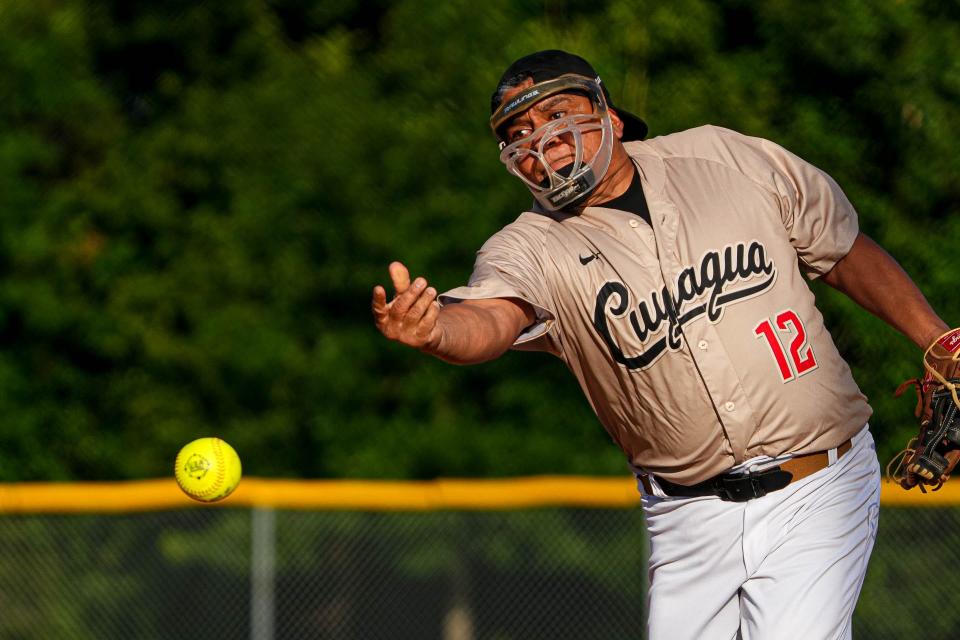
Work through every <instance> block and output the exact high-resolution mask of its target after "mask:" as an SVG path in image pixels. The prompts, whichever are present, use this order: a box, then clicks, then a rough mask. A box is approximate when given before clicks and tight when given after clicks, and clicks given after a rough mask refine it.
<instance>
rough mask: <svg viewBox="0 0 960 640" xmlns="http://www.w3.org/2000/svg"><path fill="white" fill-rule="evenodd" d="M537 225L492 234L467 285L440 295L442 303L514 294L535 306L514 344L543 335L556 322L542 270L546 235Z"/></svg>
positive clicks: (529, 343)
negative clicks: (544, 236)
mask: <svg viewBox="0 0 960 640" xmlns="http://www.w3.org/2000/svg"><path fill="white" fill-rule="evenodd" d="M537 231H538V230H537V229H535V228H534V229H524V228H522V227H517V226H514V225H511V226H508V227H506V228H504V229H503V230H501V231H500V232H498V233H497V234H495V235H494V236H492V237H491V238H490V239H489V240H487V242H485V243H484V245H483V246H482V247H481V248H480V251H478V252H477V259H476V262H475V263H474V267H473V273H472V274H471V275H470V279H469V281H468V282H467V285H466V286H464V287H457V288H456V289H451V290H450V291H447V292H445V293H443V294H441V295H440V296H439V297H438V301H439V303H440V305H441V306H445V305H448V304H455V303H458V302H463V301H464V300H487V299H491V298H512V299H518V300H523V301H525V302H527V303H529V304H530V306H532V307H533V309H534V313H535V315H536V320H535V321H534V323H533V324H532V325H530V326H529V327H527V328H526V329H524V330H523V331H522V332H521V333H520V335H519V336H518V337H517V339H516V341H515V342H514V347H517V348H524V347H526V348H531V347H533V346H534V345H533V344H532V343H534V341H536V342H537V343H539V342H542V341H541V340H538V339H540V338H544V337H545V336H546V334H547V333H548V332H549V331H550V330H551V328H552V327H553V325H554V323H555V322H556V315H555V314H554V312H553V310H552V309H551V305H550V303H549V301H548V300H547V295H546V294H547V286H546V282H545V278H544V272H543V262H542V259H543V255H544V254H543V251H544V239H543V235H542V233H537Z"/></svg>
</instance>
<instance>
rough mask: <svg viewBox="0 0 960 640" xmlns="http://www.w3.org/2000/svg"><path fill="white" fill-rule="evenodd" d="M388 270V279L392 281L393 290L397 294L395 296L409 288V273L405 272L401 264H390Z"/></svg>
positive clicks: (405, 269)
mask: <svg viewBox="0 0 960 640" xmlns="http://www.w3.org/2000/svg"><path fill="white" fill-rule="evenodd" d="M388 270H389V271H390V279H391V280H393V290H394V291H396V292H397V295H400V294H401V293H403V292H405V291H406V290H407V289H409V288H410V272H409V271H407V268H406V267H405V266H404V265H403V263H401V262H391V263H390V267H389V268H388Z"/></svg>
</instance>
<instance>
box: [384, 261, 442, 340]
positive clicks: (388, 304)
mask: <svg viewBox="0 0 960 640" xmlns="http://www.w3.org/2000/svg"><path fill="white" fill-rule="evenodd" d="M388 270H389V272H390V279H391V280H392V281H393V286H394V289H395V290H396V295H395V296H394V298H393V300H390V301H388V300H387V292H386V289H384V287H382V286H380V285H377V286H375V287H374V288H373V296H372V299H371V309H372V310H373V316H374V319H375V321H376V325H377V328H378V329H379V330H380V332H381V333H383V334H384V335H385V336H386V337H387V338H389V339H391V340H396V341H398V342H401V343H403V344H407V345H410V346H413V347H417V348H421V347H423V345H424V344H426V343H427V342H428V341H429V340H430V339H431V338H432V337H433V334H434V333H435V329H436V325H437V318H438V314H439V308H438V306H437V304H436V299H437V290H436V289H435V288H433V287H430V286H428V285H427V280H426V279H425V278H422V277H418V278H416V279H414V280H413V282H411V281H410V272H409V271H408V270H407V268H406V266H404V265H403V264H402V263H400V262H392V263H390V266H389V269H388Z"/></svg>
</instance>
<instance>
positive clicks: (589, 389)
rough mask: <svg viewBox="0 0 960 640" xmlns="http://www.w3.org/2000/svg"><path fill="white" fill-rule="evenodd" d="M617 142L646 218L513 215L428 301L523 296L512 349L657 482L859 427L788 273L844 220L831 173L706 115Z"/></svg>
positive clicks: (848, 390) (827, 439)
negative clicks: (583, 405) (547, 367)
mask: <svg viewBox="0 0 960 640" xmlns="http://www.w3.org/2000/svg"><path fill="white" fill-rule="evenodd" d="M625 148H626V149H627V152H628V153H629V155H630V156H631V158H632V159H633V160H634V162H635V164H636V166H637V168H638V170H639V175H640V178H641V181H642V186H643V191H644V194H645V196H646V200H647V204H648V207H649V210H650V224H647V222H646V221H644V220H643V219H642V218H640V217H639V216H637V215H635V214H631V213H628V212H624V211H619V210H614V209H605V208H603V207H602V206H601V207H587V208H586V209H585V210H584V211H583V212H582V214H580V215H577V216H570V215H568V214H563V213H552V214H547V213H537V212H526V213H523V214H521V215H520V217H518V218H517V219H516V220H515V221H514V222H513V223H511V224H509V225H507V226H506V227H504V228H503V229H502V230H501V231H499V232H498V233H496V234H495V235H494V236H492V237H491V238H490V239H489V240H488V241H487V242H486V243H485V244H484V245H483V247H482V248H481V249H480V251H479V252H478V254H477V260H476V264H475V267H474V271H473V274H472V275H471V277H470V281H469V284H468V286H465V287H459V288H457V289H453V290H451V291H448V292H446V293H445V294H443V295H442V296H441V297H440V303H441V304H450V303H453V302H457V301H461V300H472V299H482V298H520V299H523V300H526V301H527V302H529V303H530V304H531V305H533V307H534V309H535V310H536V316H537V320H536V323H535V324H534V325H533V326H531V327H529V328H527V329H526V330H525V331H524V332H523V333H522V334H521V335H520V336H519V337H518V339H517V341H516V343H515V345H514V347H515V348H520V349H534V350H543V351H549V352H550V353H553V354H554V355H556V356H558V357H560V358H561V359H562V360H563V361H564V362H565V363H566V365H567V367H568V368H569V369H570V371H572V372H573V374H574V375H575V376H576V378H577V381H578V382H579V383H580V386H581V388H582V389H583V392H584V393H585V394H586V397H587V399H588V400H589V402H590V404H591V406H592V407H593V410H594V411H595V412H596V414H597V416H598V417H599V419H600V421H601V423H602V424H603V425H604V427H605V428H606V430H607V432H608V433H609V434H610V436H611V437H612V438H613V440H614V441H615V442H616V443H617V444H618V445H619V446H620V447H621V448H622V449H623V451H624V452H625V453H626V455H627V458H628V460H629V461H630V463H631V464H632V465H634V466H635V467H638V468H641V469H643V470H645V471H648V472H652V473H656V474H658V475H661V476H663V477H664V478H666V479H668V480H671V481H674V482H678V483H682V484H692V483H695V482H699V481H701V480H705V479H707V478H709V477H711V476H713V475H716V474H717V473H721V472H723V471H725V470H727V469H729V468H731V467H733V466H734V465H736V464H739V463H741V462H743V461H744V460H747V459H749V458H752V457H755V456H759V455H769V456H777V455H781V454H784V453H807V452H812V451H820V450H824V449H829V448H831V447H835V446H837V445H838V444H840V443H841V442H843V441H844V440H846V439H847V438H849V437H851V436H852V435H853V434H854V433H856V432H857V431H858V430H860V429H861V428H862V427H863V425H864V423H865V422H866V421H867V419H868V418H869V416H870V414H871V409H870V407H869V405H868V404H867V402H866V398H865V397H864V395H863V394H862V393H861V392H860V390H859V388H858V387H857V385H856V383H855V382H854V380H853V377H852V376H851V373H850V368H849V367H848V366H847V364H846V363H845V362H844V361H843V359H842V358H841V357H840V355H839V353H838V352H837V349H836V346H835V345H834V343H833V340H832V338H831V337H830V334H829V333H828V332H827V330H826V328H825V327H824V324H823V317H822V316H821V314H820V312H819V311H818V310H817V308H816V306H815V305H814V296H813V294H812V292H811V291H810V289H809V287H808V286H807V283H806V281H805V279H804V276H806V277H808V278H816V277H818V276H820V275H822V274H824V273H826V272H828V271H829V270H830V269H831V268H832V267H833V265H834V264H835V263H836V262H837V261H838V260H839V259H840V258H842V257H843V256H844V255H846V253H847V251H849V249H850V247H851V245H852V244H853V241H854V239H855V238H856V236H857V233H858V228H857V215H856V212H855V211H854V209H853V206H852V205H851V204H850V202H849V201H848V200H847V198H846V197H845V196H844V194H843V192H842V191H841V190H840V187H839V186H837V184H836V183H835V182H834V181H833V180H832V179H831V178H830V177H829V176H828V175H826V174H825V173H823V172H822V171H820V170H819V169H817V168H816V167H814V166H812V165H810V164H808V163H807V162H804V161H803V160H801V159H800V158H798V157H797V156H795V155H793V154H791V153H789V152H788V151H786V150H785V149H783V148H782V147H779V146H777V145H776V144H774V143H772V142H769V141H767V140H762V139H759V138H750V137H747V136H743V135H740V134H737V133H735V132H732V131H729V130H725V129H721V128H718V127H701V128H697V129H692V130H689V131H684V132H681V133H676V134H673V135H668V136H663V137H659V138H654V139H651V140H648V141H642V142H628V143H626V144H625Z"/></svg>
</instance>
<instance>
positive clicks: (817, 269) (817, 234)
mask: <svg viewBox="0 0 960 640" xmlns="http://www.w3.org/2000/svg"><path fill="white" fill-rule="evenodd" d="M711 129H712V130H713V131H714V132H715V133H716V135H717V136H718V138H719V140H720V143H721V144H722V145H723V146H725V147H728V149H724V151H728V152H729V153H730V157H729V159H730V160H731V161H732V162H733V163H735V164H738V165H739V167H738V168H739V169H740V170H741V171H743V172H744V173H745V174H747V175H748V176H749V177H751V178H752V179H754V180H756V181H758V182H760V183H762V184H764V185H765V186H766V187H767V188H768V189H769V190H770V191H771V192H772V193H773V195H774V196H775V197H776V198H777V200H778V201H779V203H780V217H781V219H782V222H783V226H784V228H785V229H786V231H787V233H788V234H789V236H790V243H791V244H792V245H793V247H794V249H796V251H797V255H798V257H799V258H800V262H801V265H802V267H803V269H804V271H805V272H806V274H807V276H808V277H809V278H811V279H814V278H818V277H820V276H822V275H824V274H825V273H827V272H828V271H830V269H832V268H833V265H835V264H836V263H837V262H838V261H839V260H840V259H841V258H843V257H844V256H845V255H847V253H848V252H849V251H850V247H852V246H853V242H854V240H856V238H857V235H858V233H859V224H858V220H857V212H856V210H855V209H854V208H853V205H852V204H851V203H850V200H849V199H847V196H846V195H845V194H844V193H843V190H842V189H841V188H840V186H839V185H838V184H837V183H836V181H835V180H834V179H833V178H831V177H830V176H829V175H827V173H825V172H824V171H821V170H820V169H818V168H817V167H815V166H813V165H812V164H810V163H809V162H806V161H805V160H803V159H801V158H800V157H798V156H796V155H794V154H793V153H791V152H790V151H787V150H786V149H784V148H783V147H781V146H780V145H778V144H776V143H774V142H771V141H769V140H764V139H762V138H753V137H749V136H744V135H742V134H739V133H736V132H734V131H730V130H727V129H722V128H719V127H711Z"/></svg>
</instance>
